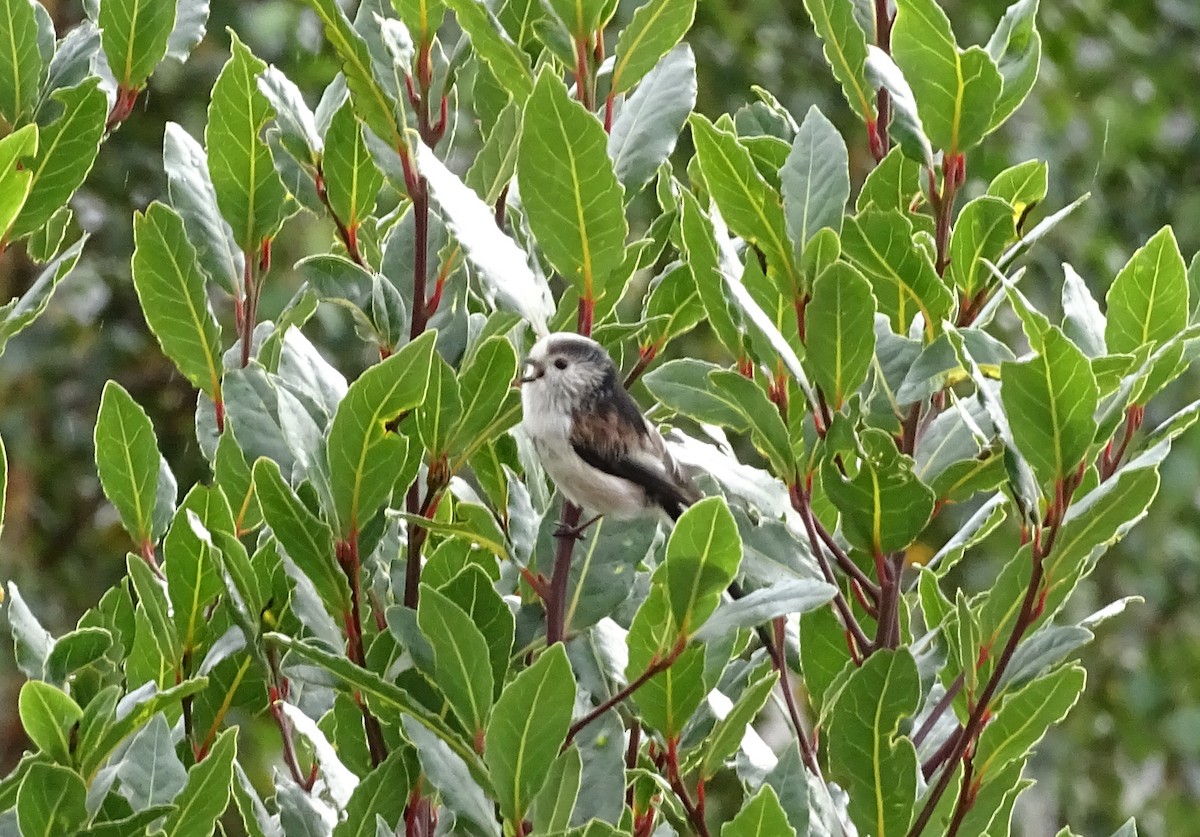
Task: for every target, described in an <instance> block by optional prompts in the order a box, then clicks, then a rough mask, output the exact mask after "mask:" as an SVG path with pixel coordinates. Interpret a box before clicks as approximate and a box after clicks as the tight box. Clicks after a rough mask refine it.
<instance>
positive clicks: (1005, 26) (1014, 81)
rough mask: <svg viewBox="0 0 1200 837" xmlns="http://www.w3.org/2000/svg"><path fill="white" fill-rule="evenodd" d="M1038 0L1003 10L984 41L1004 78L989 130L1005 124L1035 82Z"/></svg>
mask: <svg viewBox="0 0 1200 837" xmlns="http://www.w3.org/2000/svg"><path fill="white" fill-rule="evenodd" d="M1037 9H1038V0H1017V2H1015V3H1013V4H1012V5H1011V6H1009V7H1008V9H1007V10H1006V11H1005V12H1004V17H1002V18H1000V23H999V24H998V25H997V26H996V31H995V32H993V33H992V37H991V38H989V39H988V42H987V52H988V55H990V56H991V57H992V60H993V61H995V62H996V66H997V68H998V69H999V70H1000V76H1001V78H1002V79H1003V85H1002V87H1001V91H1000V98H999V100H997V102H996V111H995V113H993V114H992V124H991V126H990V127H989V128H988V130H989V131H991V130H994V129H995V128H997V127H999V126H1000V125H1001V124H1003V123H1004V121H1005V120H1007V119H1008V117H1009V116H1011V115H1012V114H1013V112H1014V111H1015V110H1016V109H1017V108H1019V107H1020V106H1021V103H1022V102H1023V101H1025V97H1026V96H1028V95H1029V91H1030V90H1032V89H1033V83H1034V82H1035V81H1037V76H1038V66H1039V64H1040V63H1041V59H1042V36H1041V35H1039V34H1038V31H1037V24H1036V21H1035V18H1036V16H1037Z"/></svg>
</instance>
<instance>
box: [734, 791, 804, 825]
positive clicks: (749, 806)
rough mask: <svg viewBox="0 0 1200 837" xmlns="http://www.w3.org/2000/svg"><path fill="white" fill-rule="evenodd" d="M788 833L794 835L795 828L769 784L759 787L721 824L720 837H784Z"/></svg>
mask: <svg viewBox="0 0 1200 837" xmlns="http://www.w3.org/2000/svg"><path fill="white" fill-rule="evenodd" d="M789 834H790V835H792V837H795V834H796V829H794V828H792V825H791V823H790V822H788V818H787V814H785V813H784V812H783V806H782V805H780V804H779V797H778V796H776V795H775V789H774V788H772V787H771V786H770V785H763V786H762V787H761V788H759V789H758V793H756V794H754V796H753V797H752V798H751V799H750V801H749V802H747V803H746V804H745V805H744V806H742V810H740V811H738V812H737V814H736V815H735V816H734V818H733V819H731V820H730V821H729V822H727V823H725V825H723V826H721V837H786V836H787V835H789Z"/></svg>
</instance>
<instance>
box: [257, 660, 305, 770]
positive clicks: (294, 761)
mask: <svg viewBox="0 0 1200 837" xmlns="http://www.w3.org/2000/svg"><path fill="white" fill-rule="evenodd" d="M267 664H268V665H269V666H270V667H271V672H270V676H271V681H272V682H271V683H270V684H269V685H268V686H267V703H268V709H269V710H270V712H271V717H272V718H273V719H274V720H275V725H276V726H277V727H279V736H280V738H281V739H282V740H283V763H284V764H286V765H287V768H288V772H289V773H291V774H292V780H293V781H294V782H295V783H296V784H297V785H299V786H300V787H302V788H304V790H305V791H311V790H312V785H313V783H312V779H311V777H312V774H311V773H309V774H306V773H305V772H304V771H303V770H302V769H301V768H300V758H299V757H298V756H297V755H296V741H295V737H294V733H293V731H292V721H291V719H290V718H288V716H287V713H285V712H284V711H283V705H282V704H283V701H284V700H285V699H286V698H287V688H288V683H287V680H286V679H284V678H283V676H282V675H280V673H279V656H278V652H277V651H275V649H273V648H271V647H270V646H268V647H267Z"/></svg>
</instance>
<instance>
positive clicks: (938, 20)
mask: <svg viewBox="0 0 1200 837" xmlns="http://www.w3.org/2000/svg"><path fill="white" fill-rule="evenodd" d="M892 54H893V55H894V56H895V58H896V63H897V64H899V65H900V69H902V70H903V71H904V76H905V78H906V79H908V83H909V84H910V85H911V86H912V89H913V93H914V94H915V95H916V99H917V110H918V112H919V113H920V115H921V122H922V124H923V125H924V126H925V132H926V133H927V134H928V136H929V139H930V140H931V141H932V142H933V144H934V145H935V146H937V147H938V148H941V149H942V150H943V151H946V152H948V153H951V154H957V153H960V152H963V151H967V150H969V149H970V148H972V147H973V146H975V145H976V144H977V143H978V142H979V140H981V139H982V138H983V136H984V135H985V134H986V133H987V132H988V131H989V130H991V128H992V127H993V125H994V123H993V114H994V112H995V110H996V103H997V100H998V99H999V98H1000V94H1001V87H1002V85H1003V79H1002V78H1001V76H1000V71H999V70H998V69H996V64H995V62H994V61H993V60H992V58H991V56H989V55H988V54H987V52H985V51H984V50H983V49H982V48H980V47H971V48H970V49H967V50H960V49H959V48H958V44H957V43H955V40H954V32H953V31H952V30H951V28H950V19H949V18H948V17H946V13H945V12H944V11H942V9H941V8H940V7H939V6H938V5H937V4H936V3H935V2H934V0H898V2H897V4H896V21H895V23H894V25H893V28H892Z"/></svg>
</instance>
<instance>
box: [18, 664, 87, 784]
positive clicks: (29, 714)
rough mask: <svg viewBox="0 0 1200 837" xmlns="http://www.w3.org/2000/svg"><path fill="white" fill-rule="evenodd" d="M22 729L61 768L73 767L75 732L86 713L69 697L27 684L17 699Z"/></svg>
mask: <svg viewBox="0 0 1200 837" xmlns="http://www.w3.org/2000/svg"><path fill="white" fill-rule="evenodd" d="M17 712H18V714H19V715H20V717H21V726H22V727H24V729H25V734H26V735H28V736H29V740H30V741H32V742H33V743H34V744H35V745H36V746H37V748H38V749H39V750H41V751H42V752H43V753H45V754H46V755H48V756H49V757H50V758H51V759H53V760H54V761H56V762H58V763H59V764H65V765H69V764H70V763H71V757H72V750H73V749H74V748H73V747H72V744H71V738H72V735H73V728H74V726H75V725H76V724H78V723H79V720H80V719H81V718H82V717H83V710H82V709H80V708H79V704H77V703H75V701H74V700H72V699H71V697H70V695H68V694H67V693H66V692H63V691H62V690H61V689H57V688H55V687H54V686H51V685H50V684H49V683H43V682H42V681H40V680H27V681H25V683H24V684H23V685H22V686H21V693H20V695H19V697H18V699H17Z"/></svg>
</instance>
